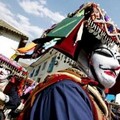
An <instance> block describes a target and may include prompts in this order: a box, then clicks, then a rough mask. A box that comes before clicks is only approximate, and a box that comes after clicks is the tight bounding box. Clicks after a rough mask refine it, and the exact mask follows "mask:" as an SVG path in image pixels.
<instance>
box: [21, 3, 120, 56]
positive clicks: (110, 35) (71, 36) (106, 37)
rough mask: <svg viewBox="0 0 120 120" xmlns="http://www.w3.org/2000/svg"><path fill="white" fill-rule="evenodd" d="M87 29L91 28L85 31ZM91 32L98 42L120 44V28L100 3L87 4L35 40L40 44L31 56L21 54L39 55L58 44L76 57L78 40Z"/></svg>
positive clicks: (62, 50) (64, 50)
mask: <svg viewBox="0 0 120 120" xmlns="http://www.w3.org/2000/svg"><path fill="white" fill-rule="evenodd" d="M84 30H86V31H87V32H86V33H85V34H84ZM87 34H91V36H93V38H94V39H95V40H96V41H99V42H101V43H102V44H106V45H107V46H109V47H114V46H115V45H117V46H118V48H119V46H120V29H118V28H117V27H116V25H115V24H114V23H113V22H112V21H111V19H110V18H109V16H107V14H106V12H105V11H104V10H102V9H101V8H100V7H99V5H97V4H95V3H86V4H83V5H81V6H80V8H79V9H77V10H76V11H75V12H73V13H70V14H68V16H67V17H66V18H65V19H64V20H62V21H61V22H60V23H58V24H55V25H53V26H52V27H51V28H50V29H48V30H46V31H45V32H44V33H43V35H42V36H41V37H40V38H39V39H36V40H33V42H34V43H35V44H37V45H36V47H35V49H34V51H33V53H32V54H30V55H28V54H27V52H26V53H24V55H22V56H20V57H21V58H36V57H39V56H41V55H42V54H44V53H45V52H46V51H47V50H48V49H49V48H51V47H54V48H56V49H58V50H59V51H61V52H63V53H65V54H67V55H68V56H70V57H72V58H74V57H75V54H76V50H77V48H78V41H82V39H83V38H84V36H87ZM86 44H87V43H86ZM88 44H89V43H88ZM93 44H94V43H93ZM88 47H90V46H88ZM19 52H20V51H19Z"/></svg>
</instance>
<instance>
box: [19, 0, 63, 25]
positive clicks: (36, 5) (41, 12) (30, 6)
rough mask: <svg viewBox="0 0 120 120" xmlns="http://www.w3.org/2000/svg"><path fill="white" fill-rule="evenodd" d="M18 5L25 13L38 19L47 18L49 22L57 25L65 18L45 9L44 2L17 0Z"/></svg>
mask: <svg viewBox="0 0 120 120" xmlns="http://www.w3.org/2000/svg"><path fill="white" fill-rule="evenodd" d="M19 4H20V6H21V7H22V8H23V9H24V11H25V12H27V13H30V14H33V15H36V16H40V17H48V18H50V19H51V21H54V22H55V23H58V22H60V21H61V20H63V19H64V18H65V17H64V16H63V15H61V14H60V13H59V12H53V11H51V10H50V9H48V8H47V7H46V0H39V1H35V0H34V1H31V0H19Z"/></svg>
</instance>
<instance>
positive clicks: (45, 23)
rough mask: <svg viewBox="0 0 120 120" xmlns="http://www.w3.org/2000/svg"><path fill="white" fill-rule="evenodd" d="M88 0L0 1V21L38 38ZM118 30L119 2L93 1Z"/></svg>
mask: <svg viewBox="0 0 120 120" xmlns="http://www.w3.org/2000/svg"><path fill="white" fill-rule="evenodd" d="M86 2H90V0H0V19H2V20H5V21H6V22H8V23H9V24H10V25H12V26H14V27H15V28H17V29H18V30H20V31H21V32H23V33H24V34H25V35H27V36H28V37H29V41H32V40H34V39H36V38H39V37H40V36H41V35H42V33H43V31H44V30H46V29H48V28H50V27H51V26H52V25H53V24H55V23H58V22H60V21H61V20H63V19H64V18H65V17H66V16H67V14H68V13H71V12H74V11H75V10H76V9H78V8H79V6H80V5H81V4H83V3H86ZM91 2H95V3H97V4H99V5H100V7H101V8H102V9H104V10H105V11H106V12H107V14H108V15H109V17H111V19H112V20H113V21H114V23H115V24H117V26H118V28H120V14H119V12H120V7H119V5H120V0H114V2H113V0H104V1H103V0H93V1H91Z"/></svg>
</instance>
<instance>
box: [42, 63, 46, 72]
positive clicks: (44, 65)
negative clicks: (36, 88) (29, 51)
mask: <svg viewBox="0 0 120 120" xmlns="http://www.w3.org/2000/svg"><path fill="white" fill-rule="evenodd" d="M46 65H47V62H45V63H44V64H43V67H42V70H44V69H45V67H46Z"/></svg>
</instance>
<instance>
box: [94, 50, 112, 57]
mask: <svg viewBox="0 0 120 120" xmlns="http://www.w3.org/2000/svg"><path fill="white" fill-rule="evenodd" d="M94 52H95V53H98V54H100V55H103V56H106V57H113V54H112V52H110V51H108V50H106V49H104V50H103V49H98V50H95V51H94Z"/></svg>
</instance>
